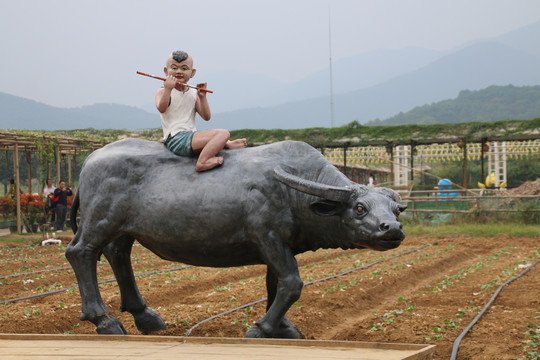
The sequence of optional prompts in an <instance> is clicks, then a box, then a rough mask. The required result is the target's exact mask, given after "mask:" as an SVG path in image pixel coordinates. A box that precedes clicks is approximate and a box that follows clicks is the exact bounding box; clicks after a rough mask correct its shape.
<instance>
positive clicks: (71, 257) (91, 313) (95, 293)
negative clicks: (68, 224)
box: [66, 229, 127, 335]
mask: <svg viewBox="0 0 540 360" xmlns="http://www.w3.org/2000/svg"><path fill="white" fill-rule="evenodd" d="M82 234H83V231H81V229H79V231H77V233H76V234H75V237H74V238H73V240H71V242H70V243H69V245H68V247H67V249H66V258H67V259H68V261H69V263H70V264H71V266H72V267H73V271H74V272H75V276H76V277H77V283H78V285H79V291H80V293H81V300H82V315H81V320H88V321H91V322H92V323H94V325H96V331H97V332H98V334H120V335H122V334H127V331H126V329H125V328H124V326H123V325H122V322H120V320H118V319H116V318H114V317H112V316H111V313H110V311H109V309H107V307H106V306H105V304H104V303H103V300H102V299H101V295H100V293H99V287H98V284H97V274H96V268H97V259H98V257H99V253H100V249H99V248H98V247H97V246H95V245H93V244H92V243H89V242H86V241H83V235H82Z"/></svg>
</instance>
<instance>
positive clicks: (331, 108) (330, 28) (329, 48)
mask: <svg viewBox="0 0 540 360" xmlns="http://www.w3.org/2000/svg"><path fill="white" fill-rule="evenodd" d="M331 23H332V21H331V17H330V8H328V53H329V62H330V126H331V127H334V81H333V79H332V24H331Z"/></svg>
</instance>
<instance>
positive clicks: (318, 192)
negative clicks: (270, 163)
mask: <svg viewBox="0 0 540 360" xmlns="http://www.w3.org/2000/svg"><path fill="white" fill-rule="evenodd" d="M274 177H275V178H276V179H277V180H279V181H280V182H282V183H283V184H285V185H287V186H289V187H291V188H293V189H295V190H298V191H301V192H304V193H306V194H310V195H314V196H318V197H321V198H323V199H327V200H331V201H337V202H346V201H347V200H348V199H349V198H350V196H351V193H352V192H353V189H351V188H347V187H338V186H332V185H326V184H320V183H316V182H313V181H310V180H306V179H302V178H300V177H298V176H295V175H292V174H290V173H288V172H286V171H285V170H283V169H282V168H281V167H280V166H276V168H275V169H274Z"/></svg>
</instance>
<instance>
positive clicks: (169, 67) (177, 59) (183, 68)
mask: <svg viewBox="0 0 540 360" xmlns="http://www.w3.org/2000/svg"><path fill="white" fill-rule="evenodd" d="M163 71H164V72H165V75H167V76H169V75H173V76H174V77H176V79H178V81H180V82H182V83H186V84H187V82H188V81H189V79H191V78H192V77H193V76H195V72H196V70H195V69H194V68H193V58H192V57H191V56H190V55H189V54H188V53H187V52H185V51H181V50H177V51H174V52H172V53H171V54H170V55H169V57H168V58H167V62H166V65H165V68H164V69H163Z"/></svg>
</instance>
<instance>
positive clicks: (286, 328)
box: [244, 319, 305, 339]
mask: <svg viewBox="0 0 540 360" xmlns="http://www.w3.org/2000/svg"><path fill="white" fill-rule="evenodd" d="M244 337H246V338H279V339H305V336H304V335H303V334H302V333H301V332H300V331H299V330H298V328H297V327H296V326H295V325H294V324H293V323H291V322H290V321H289V320H288V319H284V320H283V321H282V322H281V324H280V325H279V328H278V329H277V330H276V331H275V332H274V334H273V335H271V336H269V335H266V334H265V333H264V332H263V331H262V329H261V328H260V327H259V326H258V325H255V326H252V327H250V328H249V329H248V330H247V331H246V333H245V334H244Z"/></svg>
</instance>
